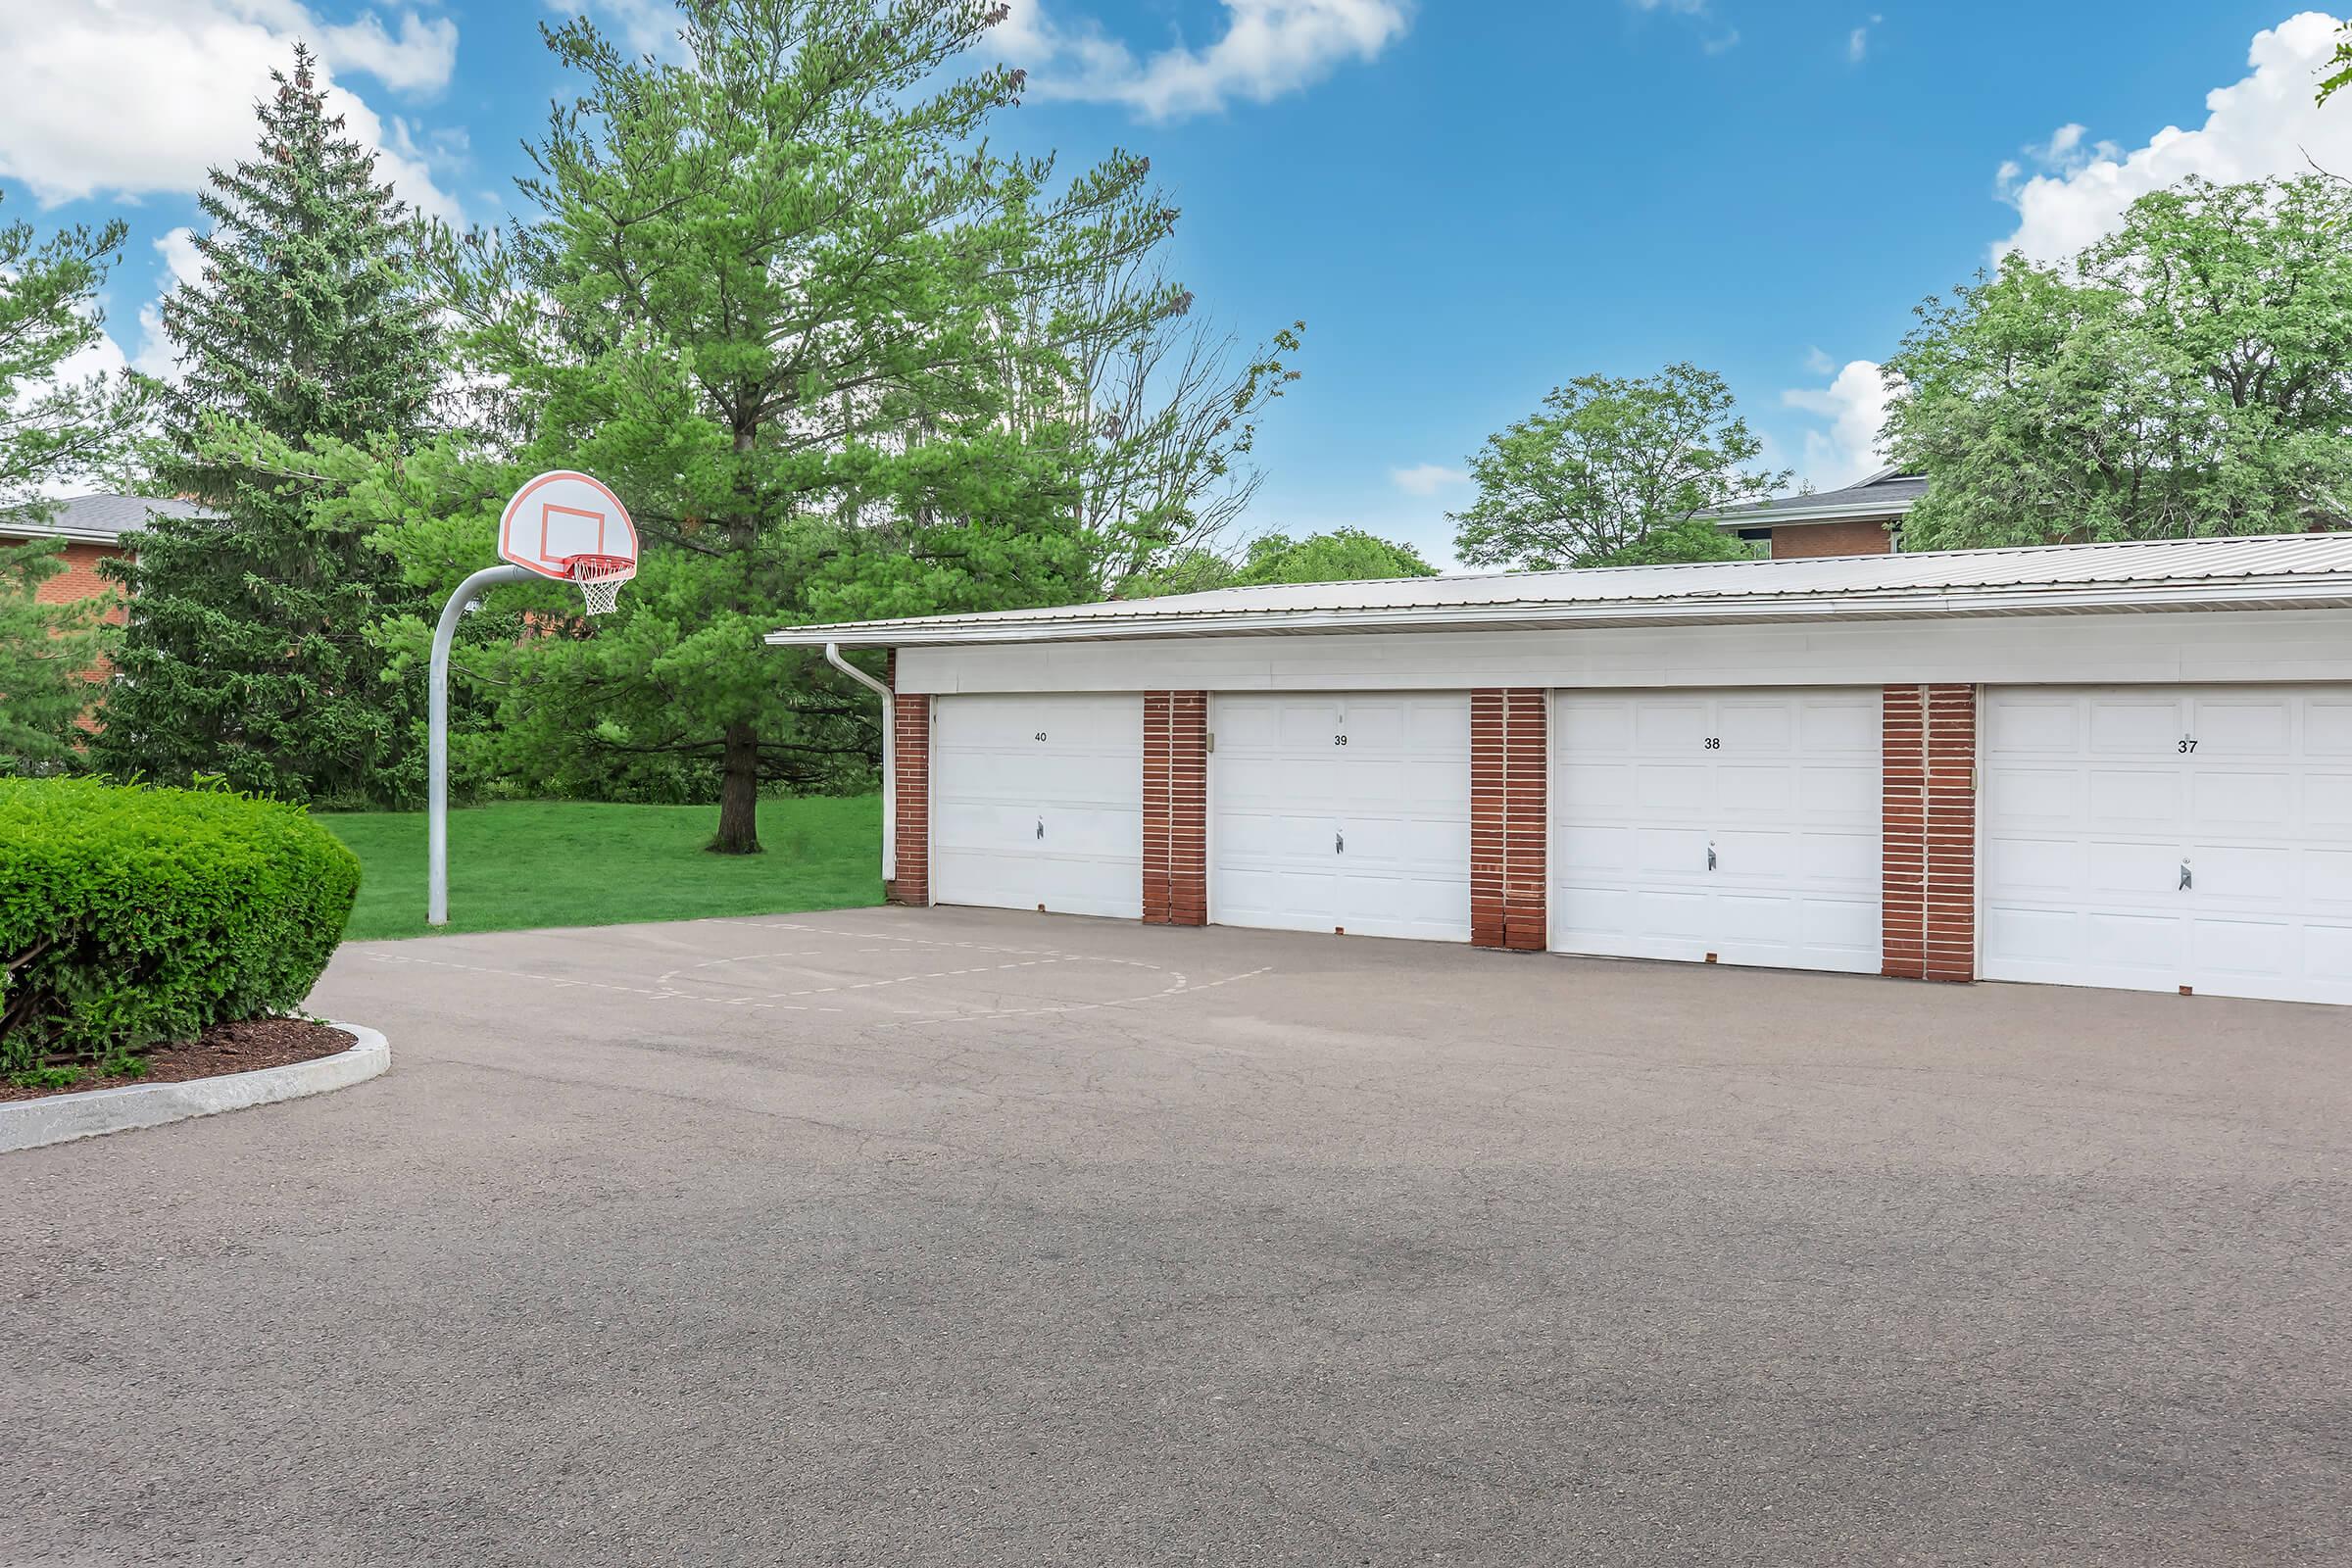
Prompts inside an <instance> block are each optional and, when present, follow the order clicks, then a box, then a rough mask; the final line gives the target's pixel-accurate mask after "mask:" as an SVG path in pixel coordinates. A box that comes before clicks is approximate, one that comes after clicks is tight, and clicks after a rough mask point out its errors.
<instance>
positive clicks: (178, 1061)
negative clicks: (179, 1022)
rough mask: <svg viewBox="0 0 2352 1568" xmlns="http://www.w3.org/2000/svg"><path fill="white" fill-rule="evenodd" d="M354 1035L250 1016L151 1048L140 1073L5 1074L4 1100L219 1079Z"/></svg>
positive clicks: (348, 1042)
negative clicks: (55, 1084) (57, 1078)
mask: <svg viewBox="0 0 2352 1568" xmlns="http://www.w3.org/2000/svg"><path fill="white" fill-rule="evenodd" d="M352 1045H353V1041H352V1037H351V1036H350V1035H348V1034H346V1033H344V1032H343V1031H342V1030H340V1029H329V1028H328V1027H327V1026H326V1025H324V1024H322V1023H310V1022H307V1021H305V1020H304V1019H301V1018H247V1019H244V1020H242V1021H240V1022H237V1023H217V1024H215V1025H213V1026H212V1027H211V1028H210V1029H207V1030H205V1031H204V1033H202V1034H200V1035H198V1036H197V1037H196V1038H195V1039H194V1040H190V1041H185V1042H183V1043H181V1044H178V1045H170V1046H157V1047H154V1048H153V1049H152V1050H150V1051H149V1052H148V1053H147V1070H146V1071H145V1072H144V1073H142V1074H140V1075H139V1076H138V1077H136V1078H123V1077H113V1078H100V1077H98V1076H97V1075H95V1074H93V1073H88V1072H85V1073H83V1074H82V1075H81V1077H79V1078H78V1079H76V1080H74V1082H73V1083H72V1084H71V1085H69V1086H68V1087H66V1088H64V1089H25V1088H20V1087H18V1086H17V1085H15V1084H12V1083H10V1082H8V1081H7V1080H6V1079H5V1078H0V1101H11V1100H43V1099H46V1098H47V1097H49V1096H51V1095H78V1094H82V1093H84V1092H85V1091H88V1090H92V1089H121V1088H123V1087H124V1086H125V1085H128V1084H176V1083H185V1082H187V1081H188V1080H189V1079H191V1078H216V1077H219V1076H220V1075H221V1074H222V1073H226V1072H252V1071H254V1070H255V1069H256V1068H259V1067H283V1066H285V1065H286V1064H287V1063H289V1062H296V1061H315V1060H317V1059H318V1058H319V1057H320V1056H331V1055H333V1054H335V1053H336V1052H338V1051H349V1050H350V1049H351V1048H352Z"/></svg>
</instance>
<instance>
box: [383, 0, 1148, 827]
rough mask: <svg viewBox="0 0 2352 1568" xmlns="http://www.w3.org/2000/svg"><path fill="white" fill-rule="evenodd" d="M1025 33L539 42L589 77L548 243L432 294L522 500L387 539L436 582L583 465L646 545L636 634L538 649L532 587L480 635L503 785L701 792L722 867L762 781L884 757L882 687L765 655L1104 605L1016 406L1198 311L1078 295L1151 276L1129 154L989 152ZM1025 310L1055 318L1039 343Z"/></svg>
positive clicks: (887, 19)
mask: <svg viewBox="0 0 2352 1568" xmlns="http://www.w3.org/2000/svg"><path fill="white" fill-rule="evenodd" d="M1004 19H1005V8H1004V7H1002V6H1000V5H992V4H990V3H988V0H687V3H686V4H684V5H683V6H682V8H681V11H680V22H681V27H682V48H681V50H680V52H679V58H678V60H677V61H676V62H675V63H672V62H669V61H665V60H652V59H649V60H636V59H632V58H630V57H628V56H627V55H625V54H624V53H623V52H622V51H621V50H620V49H618V48H616V47H615V46H614V45H613V43H612V42H611V41H610V40H608V39H607V38H605V37H604V36H603V35H602V34H601V33H600V32H599V31H598V30H597V29H596V28H595V27H594V26H593V25H590V24H588V23H586V22H581V21H574V22H569V23H566V24H564V25H562V26H559V27H554V28H552V29H551V30H550V32H549V38H550V42H551V44H552V45H553V47H554V49H555V52H556V54H557V55H558V57H559V58H560V59H561V60H562V61H563V62H564V64H565V65H567V66H569V67H570V68H572V69H573V70H574V71H575V72H577V73H580V74H581V75H582V76H584V77H585V78H586V88H585V91H584V93H583V95H582V96H581V97H580V99H579V100H578V101H577V102H576V103H573V104H570V105H566V106H563V107H560V108H559V109H558V110H557V111H556V112H555V114H554V116H553V118H552V122H551V124H550V127H549V133H548V136H547V138H546V140H545V142H544V143H543V144H542V145H541V146H540V147H539V148H538V150H537V154H536V157H537V162H538V165H539V169H540V173H539V175H538V176H537V177H536V178H534V179H531V180H528V181H526V182H525V183H524V186H523V190H524V194H525V195H526V197H528V198H529V200H530V201H531V203H532V204H533V205H534V206H535V207H536V208H537V209H538V210H539V213H540V214H541V217H540V220H539V221H537V222H535V223H533V224H531V225H529V226H527V227H525V228H524V229H523V230H522V231H521V232H519V233H516V234H512V235H509V236H505V237H504V239H503V240H501V241H500V242H499V243H496V244H493V243H492V242H491V240H490V239H489V237H487V236H476V237H475V238H474V240H473V242H472V243H471V244H469V245H468V246H466V248H464V249H462V250H460V251H459V252H458V253H457V254H456V255H454V256H452V257H451V258H450V259H449V267H450V275H449V278H448V283H449V290H450V294H451V299H452V308H453V309H454V310H456V311H457V312H458V313H460V315H461V316H463V317H464V318H465V319H466V320H467V321H468V322H469V323H470V325H471V328H472V329H471V330H470V331H469V332H468V333H467V334H466V339H467V342H466V352H467V353H468V355H470V356H471V358H470V360H469V361H468V364H469V366H470V367H471V368H474V369H476V370H478V371H479V372H480V375H481V378H482V379H483V380H485V381H488V382H492V383H495V384H497V385H500V386H502V387H505V388H508V389H510V390H511V392H512V394H513V395H514V397H515V399H517V400H518V401H519V402H521V403H522V404H524V405H526V406H528V407H530V408H531V409H532V410H533V411H534V412H535V416H536V417H535V432H536V433H535V436H534V439H533V441H532V442H531V443H530V444H529V445H528V446H527V447H526V448H525V450H524V451H523V452H522V453H521V454H519V456H520V458H521V459H522V461H521V462H520V463H519V464H516V465H515V466H514V471H513V472H512V473H510V474H508V475H506V476H504V477H503V478H502V480H501V482H500V483H498V484H492V483H488V482H482V483H479V484H468V485H465V486H463V487H462V492H463V494H464V495H465V496H466V498H467V499H466V501H465V502H464V504H463V505H461V506H458V507H452V508H449V509H447V510H441V511H440V512H439V515H431V516H426V517H418V518H416V519H415V520H413V521H410V522H406V523H403V524H400V525H398V526H396V527H395V528H393V529H392V530H391V533H392V536H393V539H394V542H395V545H396V548H398V550H399V551H400V553H401V555H402V557H403V559H404V560H406V561H407V562H409V564H410V565H411V568H412V570H413V571H416V572H417V573H418V574H419V575H420V576H422V577H424V578H426V579H427V580H430V581H432V582H433V583H434V584H435V585H436V586H437V587H438V588H439V590H440V591H441V592H447V591H448V587H449V586H451V585H454V582H455V580H456V577H457V575H458V574H460V573H461V572H462V571H463V570H465V569H466V568H467V566H468V565H478V564H481V563H482V562H483V561H484V560H486V559H487V557H488V550H487V545H488V540H489V536H490V526H489V519H490V517H492V516H495V515H496V500H495V499H494V498H495V497H497V496H498V495H499V494H501V493H502V492H503V490H504V489H505V488H506V487H507V486H508V485H509V484H511V481H512V479H513V478H515V477H519V476H520V475H521V474H523V473H527V472H528V471H529V469H530V468H531V467H533V466H550V467H552V466H568V467H578V468H583V469H586V470H588V471H590V472H592V473H595V474H597V475H598V476H599V477H601V478H603V479H606V480H607V481H609V482H610V483H612V484H613V486H614V488H615V489H616V490H617V492H618V493H619V494H620V496H621V497H622V499H623V500H624V501H626V502H627V503H628V505H629V507H630V510H631V512H632V514H633V515H635V517H636V519H637V523H638V526H639V530H640V539H641V544H642V546H643V549H644V561H643V569H642V571H641V574H640V575H639V576H638V578H637V580H636V581H635V582H634V583H632V584H631V585H630V588H629V590H628V591H627V592H626V593H625V594H624V595H623V596H622V599H621V604H620V609H619V611H618V612H617V613H614V614H611V615H607V616H604V617H602V618H600V619H599V620H597V621H595V622H594V623H593V625H592V626H566V628H565V630H564V634H561V635H542V636H537V637H521V638H517V637H515V636H513V635H511V630H512V628H511V626H510V625H505V624H500V623H499V620H498V618H497V617H503V616H504V615H505V614H507V613H509V611H510V609H528V610H531V611H533V612H535V613H538V614H539V615H540V616H541V618H540V619H539V620H538V621H537V622H536V624H537V625H539V626H540V627H542V628H546V627H548V626H549V625H550V623H551V620H552V619H554V618H555V617H560V616H562V615H563V614H564V610H563V607H564V604H565V603H566V601H565V600H564V598H563V597H560V596H559V595H558V594H557V593H555V592H552V591H548V590H539V591H538V595H537V596H536V597H535V596H534V594H533V592H531V591H526V590H514V591H502V593H501V594H500V596H499V605H498V606H495V607H493V608H494V614H492V615H483V616H480V617H477V621H478V622H480V625H478V626H477V627H476V628H474V631H475V634H476V635H480V634H482V633H485V632H487V633H491V634H492V640H488V641H484V642H481V643H479V644H475V645H473V646H471V647H470V648H469V649H468V650H467V652H466V656H465V659H464V662H465V664H466V665H468V666H470V667H471V668H472V669H474V670H475V671H477V672H480V671H489V672H492V673H494V674H495V677H496V679H497V681H498V682H499V683H500V684H499V685H498V686H497V687H496V688H495V689H496V690H497V691H498V693H499V697H500V711H499V724H498V734H499V736H500V744H501V745H502V746H503V747H505V748H506V749H507V753H508V758H509V763H510V771H511V773H512V774H514V775H517V776H523V777H528V778H531V779H534V780H542V781H553V782H555V783H557V784H558V785H559V787H572V786H573V785H574V784H575V783H582V782H585V781H586V780H587V779H588V778H590V777H592V776H594V775H596V774H597V773H599V772H608V773H609V771H610V769H611V768H612V767H613V763H614V761H615V760H645V761H653V760H666V761H669V762H672V763H682V764H686V765H691V766H694V767H697V768H704V769H709V770H711V772H713V773H715V775H716V779H717V786H718V788H717V794H718V797H719V820H718V831H717V833H716V836H715V839H714V842H713V844H712V846H711V847H712V848H713V849H715V850H719V851H721V852H724V853H732V854H744V853H752V852H756V851H757V850H759V848H760V843H759V837H758V831H757V809H758V801H759V793H760V788H761V786H762V785H768V784H779V783H780V784H784V785H787V786H789V787H794V788H802V789H809V788H824V787H828V786H829V785H831V784H835V783H847V782H850V781H851V779H853V778H856V777H858V776H866V777H870V774H866V773H865V768H866V767H867V765H868V759H869V758H870V756H871V748H872V746H873V740H874V734H873V703H872V701H871V700H870V699H869V698H867V697H866V696H865V695H864V694H863V693H861V692H856V691H854V690H853V689H851V688H849V687H848V686H847V684H846V683H844V682H843V681H842V680H841V679H840V677H839V676H837V675H835V674H834V673H833V672H832V671H830V670H828V669H825V668H824V667H823V666H822V665H821V663H819V662H817V661H815V660H814V659H812V658H809V657H805V656H795V655H790V654H783V653H780V652H779V651H777V650H773V649H769V648H766V647H764V646H763V645H762V643H761V641H760V639H761V636H762V634H763V633H765V632H766V631H768V630H770V629H772V628H773V627H774V626H776V625H778V624H780V623H782V622H784V621H787V620H793V619H809V618H818V619H824V618H834V617H841V618H849V617H855V616H859V615H885V614H906V613H928V612H937V611H949V610H957V609H994V608H1000V607H1006V606H1013V605H1033V604H1040V603H1055V602H1061V603H1066V602H1068V601H1070V600H1072V599H1077V598H1084V597H1087V596H1088V594H1089V592H1090V589H1091V578H1092V576H1093V573H1094V570H1095V559H1094V557H1095V548H1096V547H1095V544H1094V542H1093V541H1092V540H1090V538H1089V537H1088V535H1087V533H1086V531H1085V529H1084V528H1083V527H1082V526H1081V525H1080V523H1079V522H1078V520H1077V515H1078V513H1079V511H1080V507H1079V499H1080V494H1079V489H1080V476H1081V472H1082V460H1081V458H1080V455H1079V453H1078V450H1077V449H1078V445H1079V442H1080V440H1081V432H1080V431H1079V430H1077V429H1076V428H1075V427H1074V426H1073V425H1072V424H1070V423H1069V422H1068V421H1067V420H1066V419H1055V418H1041V419H1036V420H1031V419H1026V418H1016V417H1013V411H1012V408H1011V402H1012V399H1011V396H1010V391H1011V388H1012V386H1013V385H1015V384H1017V383H1022V382H1025V381H1026V382H1033V381H1034V379H1035V378H1038V377H1049V378H1056V377H1067V376H1068V375H1069V374H1070V373H1071V367H1070V363H1069V357H1068V354H1067V349H1066V346H1067V345H1069V344H1071V343H1073V342H1077V341H1082V340H1083V341H1103V340H1109V339H1113V338H1116V337H1118V336H1120V335H1122V334H1134V333H1138V332H1143V331H1148V330H1150V329H1151V328H1152V326H1153V325H1154V324H1155V323H1157V322H1158V321H1160V320H1162V319H1166V318H1168V317H1169V316H1171V315H1173V314H1175V313H1176V312H1177V311H1179V310H1180V309H1181V305H1182V291H1181V290H1180V289H1179V288H1177V287H1176V286H1175V285H1173V284H1164V285H1162V284H1150V283H1139V284H1138V285H1137V287H1136V288H1135V289H1134V290H1132V291H1129V290H1125V289H1110V290H1106V291H1105V292H1104V293H1103V296H1102V297H1099V298H1093V297H1082V296H1081V295H1080V294H1079V292H1078V290H1077V289H1076V288H1075V286H1074V285H1075V284H1076V283H1077V282H1078V281H1080V280H1082V279H1091V278H1097V277H1103V276H1107V275H1114V274H1115V273H1116V272H1117V270H1118V264H1120V263H1121V262H1123V261H1126V260H1129V259H1132V258H1137V257H1142V256H1145V255H1147V254H1149V253H1150V252H1151V251H1152V248H1153V247H1154V246H1156V245H1157V244H1158V243H1159V242H1160V241H1161V240H1162V239H1163V238H1164V237H1165V236H1166V234H1167V232H1168V230H1169V227H1170V225H1171V224H1172V222H1173V221H1174V218H1175V215H1174V213H1173V212H1172V211H1170V210H1168V209H1167V208H1166V207H1165V206H1164V205H1163V204H1161V203H1160V202H1159V201H1158V200H1157V199H1156V197H1155V196H1154V195H1153V194H1152V191H1151V190H1150V188H1149V186H1148V184H1147V183H1146V176H1147V174H1148V170H1147V167H1146V165H1145V162H1144V160H1142V159H1141V158H1137V157H1133V156H1131V155H1123V154H1121V155H1113V156H1112V157H1111V158H1110V159H1108V160H1107V161H1106V162H1104V163H1103V165H1101V166H1100V167H1097V168H1095V169H1092V170H1088V171H1085V172H1080V173H1078V174H1076V175H1074V176H1071V177H1068V178H1066V179H1065V178H1061V177H1058V176H1056V175H1055V172H1054V168H1053V165H1052V162H1051V160H1045V159H1034V158H1010V157H1006V156H1004V155H1001V154H999V153H998V152H996V151H995V150H994V149H993V147H992V146H991V144H990V142H989V140H988V133H989V130H990V129H991V122H992V121H993V120H995V119H996V118H997V117H998V116H1000V115H1001V114H1003V113H1004V112H1005V111H1007V110H1009V109H1010V108H1012V106H1013V105H1014V104H1015V103H1016V102H1017V101H1018V97H1019V93H1020V89H1021V85H1022V79H1021V77H1020V75H1019V74H1018V73H1015V72H1013V71H1011V70H1008V69H1005V68H1003V67H990V66H987V65H985V64H984V61H985V57H982V58H981V59H979V60H975V59H973V58H972V55H971V52H972V51H974V50H976V49H978V48H981V47H983V45H984V40H985V38H986V36H987V34H988V31H989V29H990V27H991V26H993V25H996V24H998V23H1000V22H1002V21H1003V20H1004ZM1041 299H1043V300H1050V301H1053V302H1054V305H1053V308H1052V310H1051V312H1050V313H1048V314H1049V315H1050V317H1051V319H1050V320H1048V321H1046V322H1045V323H1044V324H1042V325H1041V326H1039V327H1038V328H1037V329H1036V330H1031V323H1032V321H1033V320H1034V319H1036V318H1035V313H1033V311H1032V309H1031V307H1032V306H1033V304H1035V302H1037V301H1039V300H1041ZM414 482H416V480H415V475H414V474H413V473H403V474H397V475H392V476H389V478H388V480H387V482H386V483H385V485H384V486H383V488H384V489H385V491H386V493H387V497H389V496H390V495H391V494H392V493H394V492H397V491H399V490H400V489H401V488H402V487H404V486H407V485H410V484H413V483H414ZM473 497H479V498H480V499H479V500H478V501H475V500H473V499H471V498H473ZM569 603H570V604H571V605H573V606H576V604H577V600H576V598H573V599H571V600H570V601H569ZM420 632H421V628H417V629H416V633H415V635H420Z"/></svg>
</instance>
